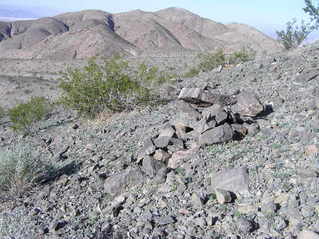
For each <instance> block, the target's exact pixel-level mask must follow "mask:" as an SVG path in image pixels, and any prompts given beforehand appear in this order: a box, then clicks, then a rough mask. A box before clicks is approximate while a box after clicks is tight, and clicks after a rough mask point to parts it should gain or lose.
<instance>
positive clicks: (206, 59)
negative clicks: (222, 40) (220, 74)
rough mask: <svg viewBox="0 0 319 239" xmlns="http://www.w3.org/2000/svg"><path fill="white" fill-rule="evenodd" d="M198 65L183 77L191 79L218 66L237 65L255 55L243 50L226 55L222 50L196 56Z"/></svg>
mask: <svg viewBox="0 0 319 239" xmlns="http://www.w3.org/2000/svg"><path fill="white" fill-rule="evenodd" d="M198 57H199V60H200V63H199V64H198V66H197V67H192V68H191V69H190V70H189V71H187V72H186V73H185V74H184V75H183V77H186V78H191V77H194V76H197V75H198V74H199V73H200V72H208V71H211V70H213V69H215V68H216V67H218V66H221V65H225V64H238V63H241V62H246V61H249V60H252V59H254V57H255V53H254V52H253V51H251V50H247V49H246V48H243V49H242V50H240V51H236V52H233V53H232V54H230V55H226V54H225V53H224V51H223V50H222V49H220V50H218V51H217V52H213V53H205V54H199V55H198Z"/></svg>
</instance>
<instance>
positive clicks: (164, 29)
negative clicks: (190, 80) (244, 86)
mask: <svg viewBox="0 0 319 239" xmlns="http://www.w3.org/2000/svg"><path fill="white" fill-rule="evenodd" d="M230 39H236V41H234V40H230ZM219 48H223V49H225V51H234V50H240V49H242V48H247V49H251V50H253V51H256V52H257V53H264V52H266V51H267V52H269V53H273V52H278V51H281V50H283V48H282V46H281V45H280V44H279V43H278V42H276V41H275V40H273V39H271V38H269V37H266V36H265V35H264V34H262V33H261V32H259V31H257V30H256V29H253V28H251V27H248V26H244V25H223V24H220V23H217V22H214V21H212V20H209V19H205V18H202V17H200V16H198V15H196V14H193V13H191V12H189V11H187V10H184V9H180V8H168V9H164V10H160V11H157V12H143V11H140V10H136V11H131V12H126V13H118V14H110V13H107V12H103V11H97V10H87V11H81V12H75V13H66V14H61V15H58V16H55V17H50V18H42V19H38V20H28V21H14V22H0V57H2V58H23V59H35V58H38V59H48V58H49V59H60V60H62V59H63V60H65V59H82V58H87V57H91V56H96V55H98V56H110V55H112V54H114V53H122V54H124V55H133V56H136V55H138V54H140V53H141V52H143V53H147V54H151V53H152V52H153V53H154V52H161V53H163V54H164V55H165V54H166V55H168V54H173V53H174V54H175V55H176V54H183V53H184V52H185V51H186V52H187V51H195V52H198V51H207V50H210V51H212V50H216V49H219Z"/></svg>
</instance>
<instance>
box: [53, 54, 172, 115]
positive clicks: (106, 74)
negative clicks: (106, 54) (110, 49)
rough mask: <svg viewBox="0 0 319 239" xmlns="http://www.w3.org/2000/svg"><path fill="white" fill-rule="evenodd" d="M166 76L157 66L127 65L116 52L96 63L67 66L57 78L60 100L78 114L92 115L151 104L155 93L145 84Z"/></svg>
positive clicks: (163, 78) (159, 81)
mask: <svg viewBox="0 0 319 239" xmlns="http://www.w3.org/2000/svg"><path fill="white" fill-rule="evenodd" d="M164 80H166V78H165V77H164V76H163V75H160V76H159V75H158V69H157V68H155V67H153V68H148V67H147V66H146V65H145V64H142V65H140V66H139V68H138V71H137V72H133V70H132V69H130V68H129V66H128V63H127V62H126V61H125V60H123V59H122V58H121V57H118V56H115V57H112V58H111V59H109V60H106V61H105V62H104V64H102V65H99V64H97V63H96V61H95V60H94V59H91V60H89V62H88V65H87V66H85V67H84V68H83V69H68V70H67V72H66V73H63V75H62V77H61V78H60V84H59V87H60V88H61V89H62V91H63V92H62V97H61V99H60V102H61V103H62V104H63V105H65V106H66V107H68V108H71V109H74V110H76V111H78V112H79V113H80V114H81V115H85V116H89V117H94V116H95V115H96V114H98V113H100V112H103V111H109V112H112V113H113V112H121V111H126V110H132V109H134V108H135V107H137V106H140V105H145V104H151V103H152V101H153V100H154V97H153V95H152V93H151V90H150V89H149V88H147V87H146V86H147V85H151V84H152V83H154V82H156V83H161V82H162V81H164Z"/></svg>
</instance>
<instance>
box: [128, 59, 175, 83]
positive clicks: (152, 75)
mask: <svg viewBox="0 0 319 239" xmlns="http://www.w3.org/2000/svg"><path fill="white" fill-rule="evenodd" d="M131 77H133V78H135V79H136V80H137V81H140V82H141V83H142V84H143V85H145V86H148V87H153V86H154V85H160V84H163V83H165V82H167V81H168V80H169V79H171V78H173V76H172V75H170V74H168V73H166V72H164V71H159V70H158V67H156V66H151V67H150V66H147V65H146V64H145V63H142V64H140V65H139V66H138V71H137V74H136V75H135V76H134V75H133V76H131Z"/></svg>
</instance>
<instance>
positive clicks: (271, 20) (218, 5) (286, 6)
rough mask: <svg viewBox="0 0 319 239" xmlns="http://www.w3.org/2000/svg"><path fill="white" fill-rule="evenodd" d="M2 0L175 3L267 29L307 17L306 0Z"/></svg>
mask: <svg viewBox="0 0 319 239" xmlns="http://www.w3.org/2000/svg"><path fill="white" fill-rule="evenodd" d="M0 3H1V4H6V5H15V6H21V7H26V6H37V7H47V8H52V9H56V10H58V11H61V12H65V11H77V10H82V9H101V10H105V11H108V12H112V13H116V12H123V11H129V10H133V9H141V10H145V11H154V10H159V9H162V8H167V7H172V6H175V7H181V8H186V9H188V10H190V11H192V12H194V13H197V14H199V15H201V16H203V17H207V18H210V19H212V20H215V21H219V22H222V23H230V22H239V23H247V24H249V25H252V26H255V27H257V28H259V29H260V30H263V31H269V30H270V29H272V31H274V29H278V28H282V27H283V26H284V24H285V23H286V22H287V21H289V20H291V19H292V18H293V17H298V18H302V17H305V14H304V12H303V10H302V8H303V7H304V0H160V1H156V0H153V1H152V0H115V1H114V0H113V1H107V0H0Z"/></svg>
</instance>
